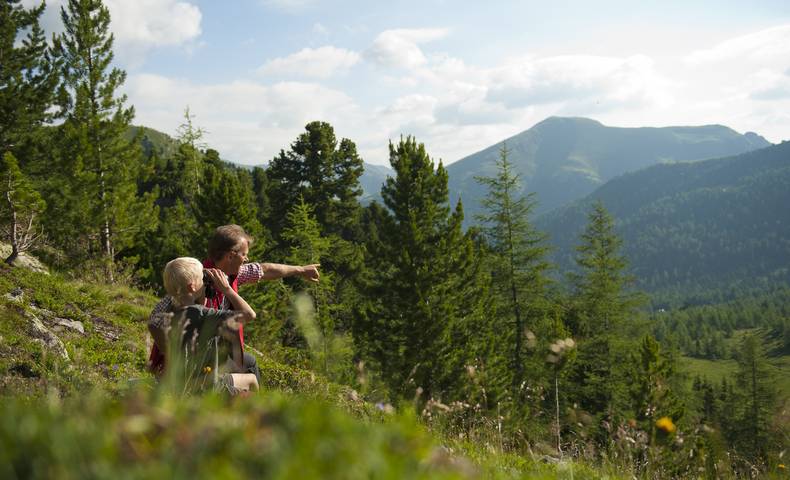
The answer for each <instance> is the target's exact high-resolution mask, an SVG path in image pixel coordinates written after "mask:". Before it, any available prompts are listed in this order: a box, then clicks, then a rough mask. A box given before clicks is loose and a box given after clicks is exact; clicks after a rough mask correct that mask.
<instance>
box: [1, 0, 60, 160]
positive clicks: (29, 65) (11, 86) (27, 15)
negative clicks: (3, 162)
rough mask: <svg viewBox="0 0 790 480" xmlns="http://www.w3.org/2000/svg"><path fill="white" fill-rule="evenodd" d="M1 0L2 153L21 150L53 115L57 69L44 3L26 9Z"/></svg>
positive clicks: (15, 2) (20, 153)
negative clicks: (42, 24)
mask: <svg viewBox="0 0 790 480" xmlns="http://www.w3.org/2000/svg"><path fill="white" fill-rule="evenodd" d="M20 3H21V2H20V0H3V1H2V2H0V155H2V154H3V153H5V152H12V153H14V154H15V155H16V156H20V158H22V157H24V158H22V160H23V161H24V160H25V159H27V158H28V157H29V154H28V155H25V154H23V150H24V149H25V148H26V147H30V141H31V139H33V138H34V137H35V136H37V135H38V134H39V133H40V127H41V126H42V125H43V124H45V123H46V122H47V121H48V120H49V119H51V117H52V113H51V112H50V107H51V106H52V101H53V94H54V91H55V87H56V86H57V81H58V77H57V72H56V69H55V62H54V61H53V60H52V58H51V56H50V53H49V48H48V47H47V42H46V39H45V37H44V32H43V30H42V29H41V27H40V25H39V20H40V18H41V15H42V14H43V12H44V8H45V5H44V2H41V5H39V6H38V7H33V8H31V9H29V10H26V9H24V8H22V6H21V5H20Z"/></svg>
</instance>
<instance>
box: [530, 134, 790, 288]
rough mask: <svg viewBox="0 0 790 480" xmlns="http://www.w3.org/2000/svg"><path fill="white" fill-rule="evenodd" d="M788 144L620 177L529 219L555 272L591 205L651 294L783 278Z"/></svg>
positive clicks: (788, 252)
mask: <svg viewBox="0 0 790 480" xmlns="http://www.w3.org/2000/svg"><path fill="white" fill-rule="evenodd" d="M789 187H790V142H785V143H782V144H780V145H775V146H771V147H768V148H764V149H761V150H757V151H753V152H749V153H745V154H742V155H738V156H734V157H727V158H721V159H714V160H707V161H703V162H695V163H679V164H671V165H657V166H653V167H650V168H647V169H644V170H641V171H639V172H636V173H632V174H627V175H623V176H621V177H618V178H616V179H613V180H611V181H610V182H608V183H606V184H605V185H604V186H602V187H601V188H599V189H597V190H596V191H595V192H594V193H592V194H591V195H589V196H588V197H586V198H584V199H583V200H580V201H578V202H575V203H573V204H571V205H568V206H566V207H563V208H561V209H557V210H555V211H553V212H551V213H549V214H547V215H544V216H543V217H541V218H539V219H538V221H537V224H538V226H539V228H541V229H543V230H544V231H546V232H548V233H549V235H550V237H551V243H552V244H553V245H554V246H555V247H556V251H555V253H554V259H555V261H556V262H557V263H558V264H559V265H560V266H561V270H567V269H569V268H572V267H573V260H572V259H573V257H574V255H575V251H574V246H575V245H576V243H577V242H578V238H579V234H580V233H581V232H582V230H583V229H584V226H585V225H586V222H587V212H588V211H589V210H590V207H591V205H592V203H593V202H596V201H602V202H603V204H604V205H605V207H606V208H607V209H608V210H609V212H610V213H611V214H612V216H613V217H614V219H615V222H616V230H617V233H618V234H619V235H620V236H621V238H622V239H623V240H624V251H625V254H626V256H627V257H628V259H629V260H630V264H631V266H632V271H633V273H634V275H635V276H636V277H637V279H638V281H639V287H640V288H642V289H644V290H647V291H649V292H651V293H655V292H669V293H672V292H676V293H678V294H682V295H690V294H692V293H695V291H697V290H704V289H718V290H721V291H726V290H729V289H732V290H741V291H743V290H744V289H751V288H755V287H758V286H761V285H762V286H771V285H777V284H786V282H787V281H788V280H789V279H790V263H789V260H788V259H790V215H789V214H788V209H787V205H790V188H789Z"/></svg>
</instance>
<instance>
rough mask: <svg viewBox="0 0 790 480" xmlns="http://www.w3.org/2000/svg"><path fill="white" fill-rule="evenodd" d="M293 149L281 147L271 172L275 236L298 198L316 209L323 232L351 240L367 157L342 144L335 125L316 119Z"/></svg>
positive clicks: (343, 141) (269, 193) (345, 142)
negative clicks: (282, 148)
mask: <svg viewBox="0 0 790 480" xmlns="http://www.w3.org/2000/svg"><path fill="white" fill-rule="evenodd" d="M305 130H306V132H304V133H302V134H301V135H299V137H298V138H297V139H296V141H295V142H294V143H293V144H292V145H291V148H290V150H288V152H285V151H281V152H280V154H279V155H278V156H276V157H275V158H274V159H273V160H272V161H271V163H270V164H269V168H268V170H267V175H268V180H269V189H270V190H269V192H268V195H269V198H270V200H271V208H272V215H271V229H272V231H273V233H274V236H275V238H277V237H278V236H279V235H280V232H281V231H282V229H283V228H284V220H285V218H286V215H287V212H288V209H289V208H290V207H291V206H292V205H295V204H297V203H298V202H299V197H300V196H301V197H303V198H304V201H305V202H307V203H308V204H310V205H313V206H314V208H315V216H316V219H317V220H318V223H319V224H320V225H321V229H322V232H323V234H324V235H329V234H337V235H339V236H340V237H341V238H343V239H344V240H351V239H352V237H353V230H354V228H355V226H356V224H357V222H358V220H359V213H360V212H359V203H358V202H357V198H358V197H359V195H360V194H361V193H362V190H361V187H360V185H359V177H360V175H362V170H363V167H362V159H361V158H359V155H357V147H356V145H355V144H354V142H352V141H351V140H348V139H345V138H344V139H342V140H341V141H340V142H339V143H338V141H337V139H336V137H335V131H334V129H333V128H332V126H331V125H330V124H328V123H326V122H311V123H308V124H307V125H306V126H305Z"/></svg>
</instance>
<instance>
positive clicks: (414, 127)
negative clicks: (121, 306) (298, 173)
mask: <svg viewBox="0 0 790 480" xmlns="http://www.w3.org/2000/svg"><path fill="white" fill-rule="evenodd" d="M25 3H26V4H28V5H29V4H31V3H34V0H25ZM63 3H65V1H64V0H50V1H49V2H48V4H49V10H48V12H47V14H46V18H45V26H46V27H47V28H48V29H50V30H55V31H57V30H58V29H59V28H60V26H59V19H58V17H57V14H56V8H53V7H58V6H59V5H61V4H63ZM105 3H106V4H107V5H108V7H109V9H110V13H111V15H112V19H113V24H112V29H113V31H114V33H115V35H116V63H117V64H118V66H120V67H121V68H123V69H125V70H126V71H127V73H128V78H127V82H126V84H125V86H124V91H125V93H127V94H128V96H129V102H130V103H131V104H133V105H134V106H135V109H136V113H137V116H136V120H135V123H137V124H143V125H146V126H150V127H153V128H156V129H158V130H161V131H164V132H166V133H169V134H174V133H175V131H176V129H177V128H178V126H179V124H181V123H182V120H183V118H182V117H183V112H184V109H185V108H186V107H187V106H189V108H190V111H191V112H192V114H193V115H194V117H195V119H194V121H195V123H196V124H197V125H199V126H201V127H203V128H204V129H205V130H206V131H207V132H208V133H207V135H206V138H205V142H206V143H207V144H208V145H209V146H211V147H212V148H216V149H217V150H219V151H220V154H221V155H222V157H223V158H226V159H228V160H232V161H235V162H237V163H245V164H262V163H266V162H267V161H268V160H269V159H271V158H272V156H274V155H275V154H276V153H277V152H278V151H279V150H280V149H283V148H288V146H289V144H290V143H291V142H292V141H293V140H294V139H295V138H296V136H297V135H298V134H299V133H300V132H301V131H302V130H303V128H304V125H305V124H306V123H307V122H309V121H312V120H324V121H328V122H330V123H331V124H332V125H334V127H335V130H336V133H337V135H338V136H339V137H347V138H350V139H351V140H353V141H354V142H356V144H357V146H358V149H359V151H360V154H361V155H362V157H363V158H364V160H365V161H367V162H370V163H376V164H386V162H387V143H388V141H389V140H390V139H397V138H398V137H399V136H400V135H414V136H416V138H417V140H418V141H420V142H423V143H425V145H426V148H427V149H428V152H429V153H430V154H431V155H432V156H433V157H435V158H436V159H442V160H443V161H444V162H445V163H451V162H453V161H456V160H459V159H460V158H463V157H464V156H466V155H469V154H472V153H474V152H476V151H478V150H480V149H482V148H485V147H487V146H489V145H491V144H493V143H496V142H499V141H501V140H503V139H505V138H507V137H508V136H511V135H514V134H516V133H518V132H521V131H523V130H526V129H527V128H529V127H531V126H532V125H534V124H535V123H537V122H539V121H541V120H543V119H544V118H546V117H548V116H551V115H564V116H585V117H590V118H594V119H596V120H599V121H601V122H603V123H604V124H607V125H612V126H624V127H627V126H668V125H702V124H712V123H716V124H723V125H727V126H729V127H732V128H734V129H735V130H737V131H739V132H746V131H755V132H757V133H759V134H761V135H763V136H765V137H766V138H768V140H770V141H772V142H778V141H781V140H784V139H790V2H787V1H756V2H746V1H715V2H714V1H693V2H692V1H686V2H673V1H663V2H659V1H641V2H634V1H633V0H631V1H603V0H601V1H596V2H591V1H559V0H554V1H550V2H546V1H544V2H537V1H492V2H479V1H456V2H453V1H441V0H423V1H401V2H377V1H352V0H337V1H318V0H232V1H227V2H219V1H208V0H206V1H187V0H181V1H179V0H134V1H132V0H105Z"/></svg>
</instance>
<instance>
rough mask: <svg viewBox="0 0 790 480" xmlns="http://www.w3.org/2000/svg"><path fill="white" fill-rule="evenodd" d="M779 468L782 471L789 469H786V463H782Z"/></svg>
mask: <svg viewBox="0 0 790 480" xmlns="http://www.w3.org/2000/svg"><path fill="white" fill-rule="evenodd" d="M777 467H779V469H780V470H784V469H785V468H787V467H785V464H784V463H780V464H779V465H777Z"/></svg>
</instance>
